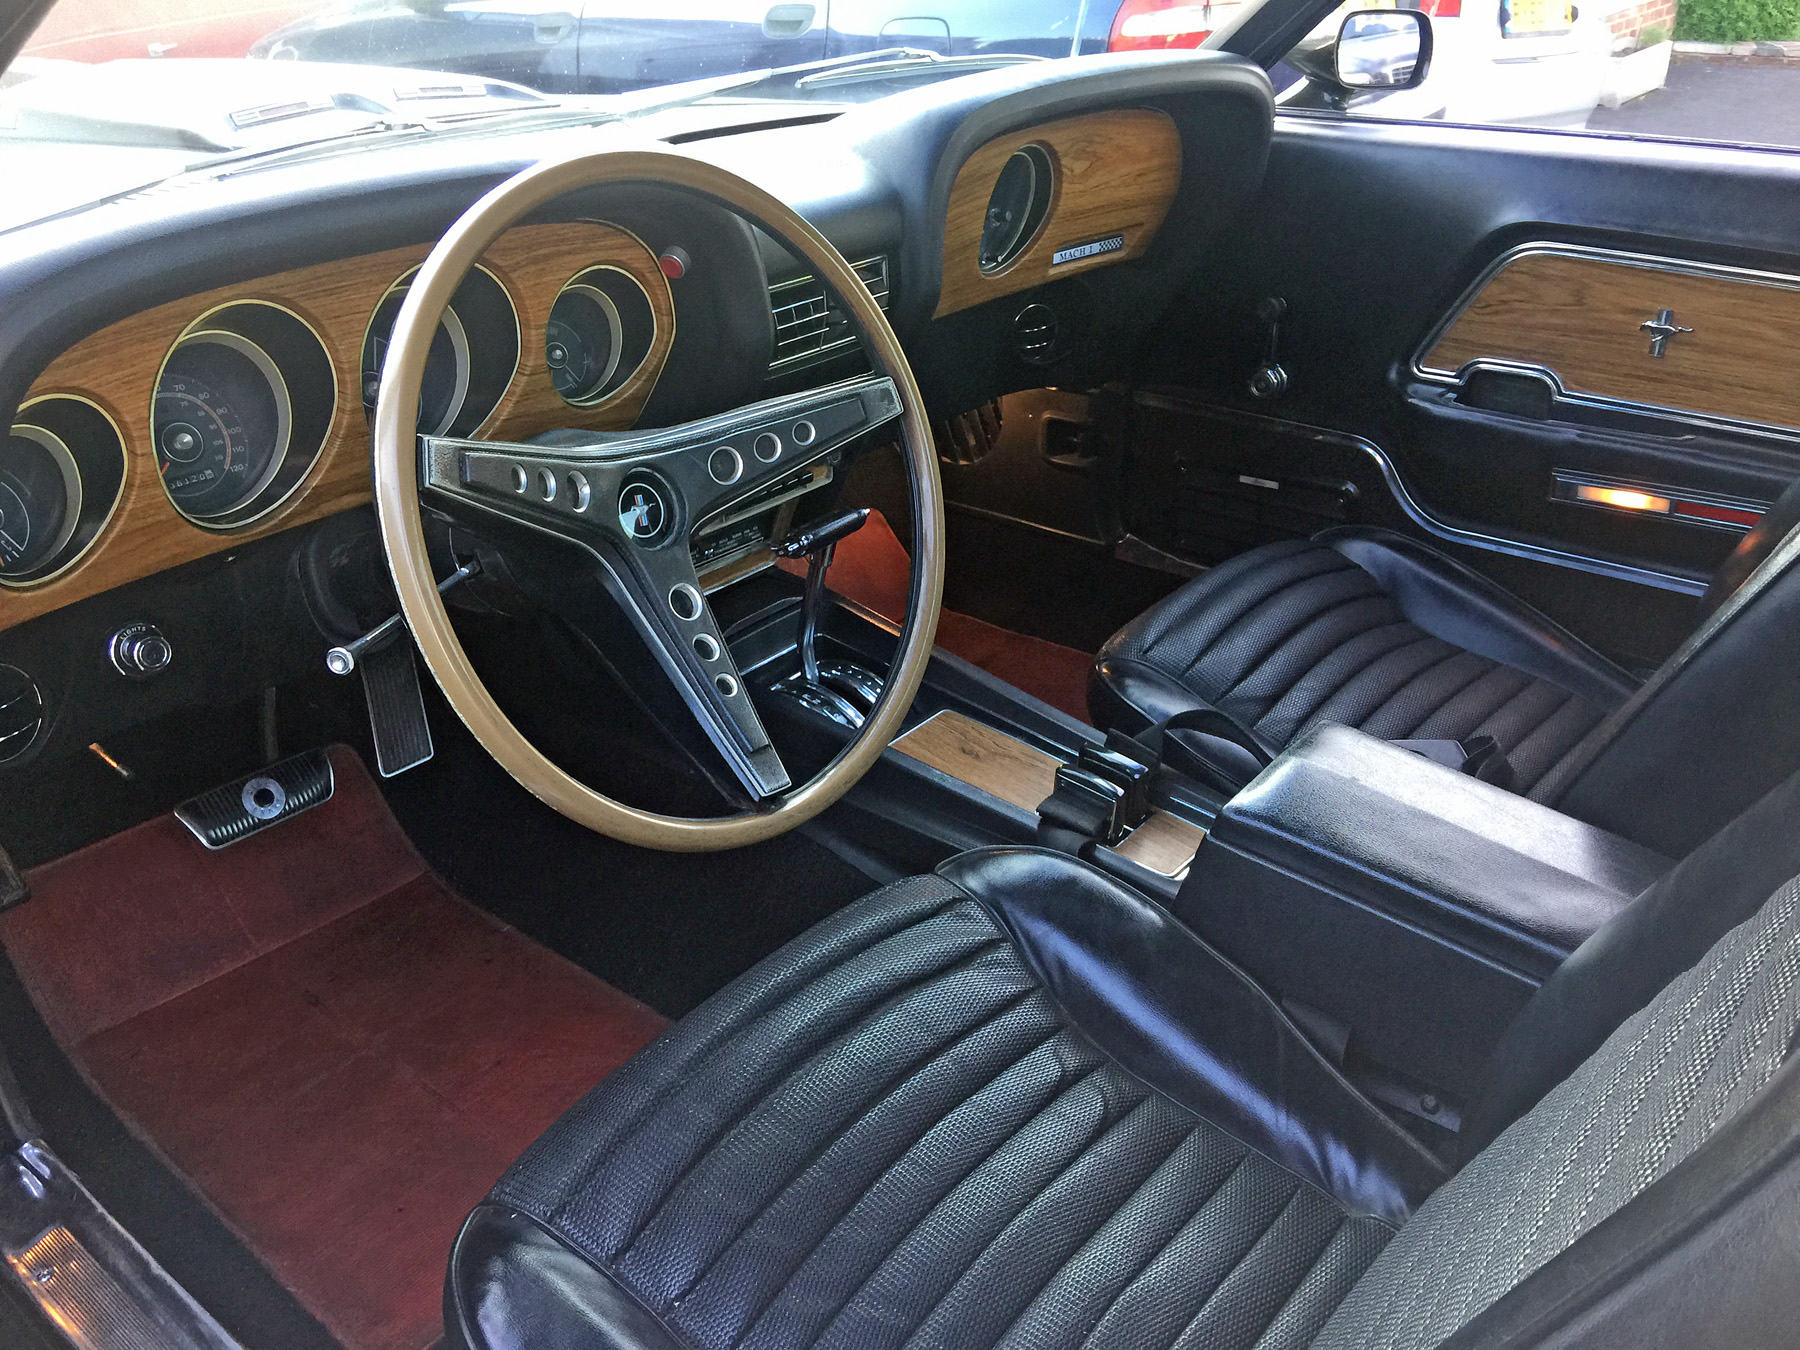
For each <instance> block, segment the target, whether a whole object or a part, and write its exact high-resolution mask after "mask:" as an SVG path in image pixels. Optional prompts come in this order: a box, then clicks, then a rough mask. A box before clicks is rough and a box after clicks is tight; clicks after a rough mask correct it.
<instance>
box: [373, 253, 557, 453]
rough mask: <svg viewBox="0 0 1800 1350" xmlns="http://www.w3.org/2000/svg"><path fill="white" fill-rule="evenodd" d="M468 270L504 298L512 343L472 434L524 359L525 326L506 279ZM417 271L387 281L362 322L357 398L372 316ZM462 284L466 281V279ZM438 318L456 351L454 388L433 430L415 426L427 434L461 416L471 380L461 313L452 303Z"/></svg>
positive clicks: (443, 431)
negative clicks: (505, 365) (496, 385)
mask: <svg viewBox="0 0 1800 1350" xmlns="http://www.w3.org/2000/svg"><path fill="white" fill-rule="evenodd" d="M469 272H470V275H471V276H472V275H473V274H474V273H476V272H479V273H481V274H482V275H483V276H484V277H486V278H487V279H488V280H489V281H491V282H492V283H493V284H494V287H495V288H496V289H497V290H498V291H499V292H500V295H501V296H502V298H504V299H505V301H506V310H507V313H508V314H509V315H510V316H511V318H512V344H513V359H512V369H511V370H509V371H508V372H507V373H506V378H505V379H503V380H501V381H500V383H499V393H498V394H497V395H496V397H495V399H494V406H493V407H491V408H489V409H488V410H487V411H486V412H485V413H483V414H482V415H481V420H480V421H479V422H478V423H477V424H476V425H475V426H474V427H473V428H471V429H470V430H469V431H468V432H467V433H466V434H468V435H475V434H476V433H477V432H479V431H481V430H482V428H484V427H486V426H487V424H488V423H489V422H490V421H492V420H493V417H494V414H495V413H497V412H499V411H500V406H501V404H503V403H504V402H505V401H506V394H507V391H508V390H510V389H511V388H512V386H513V381H514V380H516V379H518V378H519V366H520V363H521V362H522V361H523V359H524V342H525V330H524V328H523V327H521V325H520V323H519V302H518V301H517V300H515V299H514V298H513V293H512V292H511V291H510V290H508V289H507V286H506V283H505V282H504V281H502V280H501V279H500V278H499V276H498V275H496V274H495V272H494V270H493V269H492V268H490V267H483V266H482V265H481V264H480V263H477V264H476V265H475V266H473V267H471V268H470V269H469ZM418 274H419V269H418V268H417V267H409V268H407V269H406V270H405V271H404V272H402V273H401V274H400V275H399V276H397V277H395V278H394V279H393V281H391V282H389V283H388V287H387V289H386V290H384V291H383V292H382V293H381V294H380V296H379V297H377V299H376V301H375V306H374V308H372V309H371V310H370V311H369V317H368V321H367V322H365V323H364V324H363V333H362V341H361V342H359V343H358V344H357V348H356V371H357V382H358V389H357V396H358V398H359V399H361V397H362V390H361V381H362V373H363V353H364V352H366V351H367V350H368V349H369V338H370V337H371V336H373V334H374V332H375V316H376V315H377V314H379V313H381V307H382V306H383V305H385V304H386V303H387V302H388V300H389V299H390V298H391V297H393V296H394V295H396V294H404V293H405V292H406V291H407V290H409V289H411V287H412V283H413V278H414V277H416V276H417V275H418ZM464 284H465V285H466V284H467V281H466V279H465V283H464ZM458 289H459V290H460V289H461V287H458ZM438 321H439V322H440V323H442V324H444V326H445V328H446V330H447V331H448V332H449V334H450V346H451V348H452V350H454V351H455V353H456V362H457V365H456V386H455V389H456V392H455V394H454V396H453V397H452V399H451V405H450V410H449V411H448V412H447V413H446V414H445V415H444V418H443V420H442V422H441V423H440V424H439V426H438V428H437V429H436V430H429V429H427V428H425V427H420V428H419V431H420V433H421V434H423V435H427V436H447V435H449V434H450V432H451V430H452V429H453V428H454V427H455V425H456V420H457V418H459V417H461V416H462V414H463V410H464V409H465V408H466V407H467V406H468V401H469V393H470V390H471V389H472V388H473V387H474V384H475V350H474V348H473V347H472V346H471V345H470V343H469V331H468V329H467V328H466V327H465V326H464V324H463V321H462V315H460V314H459V313H457V311H456V306H455V305H454V303H452V304H449V305H445V306H444V312H443V314H442V315H440V316H439V320H438ZM362 405H363V411H364V413H365V414H366V415H367V416H369V417H371V418H372V417H374V415H375V409H374V405H373V404H371V403H369V402H368V401H367V400H366V399H362Z"/></svg>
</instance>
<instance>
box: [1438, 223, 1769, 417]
mask: <svg viewBox="0 0 1800 1350" xmlns="http://www.w3.org/2000/svg"><path fill="white" fill-rule="evenodd" d="M1663 309H1669V310H1673V311H1674V315H1675V322H1676V323H1678V324H1681V325H1683V326H1685V327H1691V328H1692V329H1694V331H1693V332H1692V333H1682V334H1680V335H1678V336H1676V337H1674V338H1672V339H1670V340H1669V342H1668V344H1667V346H1666V348H1665V352H1664V355H1663V356H1662V357H1661V358H1660V359H1659V358H1656V357H1653V356H1651V355H1650V338H1649V335H1648V334H1647V333H1645V332H1644V331H1643V329H1642V324H1643V323H1644V322H1645V321H1646V320H1650V319H1653V318H1654V317H1655V316H1656V315H1657V313H1658V311H1660V310H1663ZM1796 345H1800V276H1793V275H1788V274H1786V273H1780V272H1764V271H1755V270H1752V269H1748V268H1736V267H1726V266H1722V265H1717V264H1710V263H1699V262H1690V261H1686V260H1682V259H1678V258H1667V257H1658V256H1654V255H1650V254H1639V253H1629V252H1623V251H1616V250H1609V249H1598V248H1590V247H1586V246H1582V245H1574V244H1551V243H1531V244H1525V245H1522V246H1520V247H1518V248H1515V249H1512V250H1510V251H1509V252H1507V253H1505V254H1503V255H1502V256H1501V257H1500V258H1498V259H1496V260H1495V261H1494V263H1492V264H1491V265H1490V266H1489V267H1488V268H1487V269H1485V270H1484V271H1483V273H1482V274H1481V276H1480V277H1479V278H1477V279H1476V281H1475V282H1474V284H1473V285H1471V286H1470V287H1469V288H1468V289H1467V290H1466V291H1465V292H1464V293H1463V295H1462V296H1461V298H1460V299H1459V300H1458V301H1457V303H1456V304H1455V305H1454V306H1453V307H1452V308H1451V310H1450V312H1449V313H1448V314H1447V315H1446V316H1445V317H1444V319H1443V320H1442V321H1440V323H1439V324H1438V325H1437V326H1436V327H1435V328H1434V329H1433V330H1432V332H1431V334H1430V335H1429V336H1428V337H1427V338H1426V339H1425V341H1424V342H1423V343H1422V344H1421V345H1420V347H1419V351H1418V353H1417V355H1416V356H1415V357H1414V360H1413V373H1414V374H1415V375H1416V376H1418V377H1419V378H1420V379H1423V380H1426V381H1430V382H1432V383H1436V384H1445V385H1456V384H1460V383H1461V382H1462V381H1463V379H1464V378H1465V376H1466V374H1467V372H1468V371H1470V370H1471V369H1478V368H1480V367H1482V366H1484V365H1486V366H1493V367H1499V368H1503V369H1504V368H1511V369H1528V370H1534V371H1537V372H1539V373H1542V374H1543V375H1545V376H1547V377H1548V378H1549V379H1550V380H1551V382H1552V384H1553V385H1554V386H1555V388H1556V391H1557V394H1558V397H1560V398H1562V399H1564V400H1566V401H1570V402H1581V403H1588V404H1593V405H1596V406H1601V407H1608V408H1615V409H1620V410H1625V411H1631V412H1649V413H1653V414H1657V415H1662V416H1666V417H1673V418H1676V419H1678V420H1682V421H1690V422H1695V423H1698V424H1702V425H1707V426H1722V427H1726V428H1732V429H1750V430H1756V431H1776V432H1779V433H1782V434H1784V435H1787V436H1793V435H1794V434H1795V433H1796V431H1800V381H1795V380H1794V379H1793V378H1792V374H1791V372H1790V371H1789V369H1788V367H1787V363H1786V362H1785V361H1784V360H1783V359H1782V353H1785V352H1789V351H1792V350H1794V349H1795V347H1796Z"/></svg>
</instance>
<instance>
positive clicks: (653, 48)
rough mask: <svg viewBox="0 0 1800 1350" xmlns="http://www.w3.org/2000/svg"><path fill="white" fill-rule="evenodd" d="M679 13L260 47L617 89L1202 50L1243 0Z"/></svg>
mask: <svg viewBox="0 0 1800 1350" xmlns="http://www.w3.org/2000/svg"><path fill="white" fill-rule="evenodd" d="M670 8H671V7H670V6H668V5H666V4H656V3H651V2H650V0H589V3H586V4H574V5H570V6H568V7H565V8H560V9H557V8H547V7H545V6H543V5H540V4H534V3H531V0H412V2H411V3H407V2H406V0H367V2H366V3H352V4H348V5H343V6H339V7H336V8H332V9H329V10H326V11H324V12H322V13H320V14H318V15H316V16H314V17H311V18H307V19H303V20H300V21H298V22H295V23H291V24H288V25H287V26H286V27H283V28H281V29H278V30H277V31H275V32H273V33H271V34H269V35H268V36H267V37H265V38H263V39H262V40H261V41H260V42H258V43H256V45H255V46H254V47H252V49H251V52H250V54H251V56H252V57H260V58H265V59H270V60H304V61H336V62H352V63H358V64H374V65H384V66H411V67H415V68H419V69H427V70H439V71H447V72H452V73H458V74H465V75H476V76H484V77H488V78H497V79H505V80H511V81H514V82H516V83H519V84H524V85H529V86H531V87H532V88H534V89H540V90H543V91H545V92H547V93H561V94H577V93H591V94H607V93H619V92H624V91H627V90H632V89H641V88H647V87H651V86H655V85H663V84H670V83H675V82H678V81H684V80H695V79H705V78H708V77H711V76H723V75H734V74H738V73H741V72H744V71H751V70H760V69H763V68H767V67H775V68H783V67H789V66H795V65H803V64H806V63H809V62H815V61H828V60H835V59H841V58H844V57H848V56H854V55H856V54H858V53H865V52H866V53H874V52H877V51H889V50H891V49H894V48H901V47H903V48H907V49H910V50H913V51H918V52H927V53H932V54H934V55H937V56H945V57H982V56H990V55H991V56H1037V57H1059V56H1071V55H1081V54H1087V53H1092V52H1101V51H1140V50H1162V49H1169V48H1182V47H1198V46H1199V45H1200V43H1201V42H1202V41H1204V40H1205V38H1206V37H1207V36H1208V35H1209V34H1210V33H1211V32H1212V31H1213V30H1214V29H1215V28H1216V27H1217V26H1218V24H1219V23H1220V22H1222V21H1223V19H1224V18H1225V16H1226V15H1228V14H1229V13H1230V12H1231V10H1232V9H1234V8H1235V0H1232V3H1229V4H1206V3H1200V4H1190V3H1177V2H1176V0H962V3H959V4H956V5H950V4H942V3H930V4H925V5H920V4H918V3H917V0H709V2H704V3H698V4H688V5H682V6H681V7H680V9H681V13H680V15H679V16H676V15H673V14H671V13H670ZM933 10H935V11H940V12H936V13H932V12H928V11H933ZM939 73H940V74H941V71H940V72H939Z"/></svg>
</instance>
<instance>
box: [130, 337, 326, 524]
mask: <svg viewBox="0 0 1800 1350" xmlns="http://www.w3.org/2000/svg"><path fill="white" fill-rule="evenodd" d="M292 420H293V409H292V406H291V404H290V403H289V400H288V389H287V381H285V380H284V379H283V378H282V376H281V372H280V370H278V369H277V368H276V366H275V363H274V361H272V360H271V359H270V358H269V355H268V353H267V352H265V351H264V350H263V349H262V348H261V347H259V346H257V345H256V344H255V343H254V342H252V341H250V340H249V339H248V338H246V337H243V336H241V335H239V334H237V333H230V332H225V331H222V330H221V331H203V332H199V333H194V334H191V335H189V336H188V337H186V338H184V339H182V341H181V342H180V343H179V344H177V345H176V347H175V350H174V351H172V352H171V353H170V354H169V359H168V361H167V362H166V363H165V364H164V366H163V372H162V378H161V379H160V380H158V381H157V384H156V402H155V404H154V406H153V408H152V411H151V416H150V436H151V439H152V440H153V441H154V442H155V445H156V465H157V468H158V469H159V470H160V471H161V473H162V480H163V487H164V488H165V489H167V491H168V494H169V499H170V500H171V501H173V502H174V503H175V505H176V506H177V507H179V508H180V509H181V511H182V512H183V513H184V514H186V515H188V516H192V517H193V518H194V519H196V520H212V519H217V518H218V517H220V516H227V515H230V514H231V513H233V512H234V511H237V510H238V509H239V508H240V507H242V506H243V505H244V504H245V503H247V502H249V501H250V500H251V499H252V498H254V497H255V496H256V495H257V494H258V493H259V492H261V491H262V489H263V487H264V486H265V485H266V484H267V483H268V482H269V480H270V479H272V478H273V477H274V476H275V475H276V473H277V472H278V471H279V470H280V468H281V464H282V460H283V459H284V458H285V457H286V454H287V447H288V436H289V431H290V427H291V424H292Z"/></svg>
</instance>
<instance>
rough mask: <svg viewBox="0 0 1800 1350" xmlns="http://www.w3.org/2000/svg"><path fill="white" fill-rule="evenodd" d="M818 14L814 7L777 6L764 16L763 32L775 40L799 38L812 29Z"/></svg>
mask: <svg viewBox="0 0 1800 1350" xmlns="http://www.w3.org/2000/svg"><path fill="white" fill-rule="evenodd" d="M817 13H818V9H817V8H816V7H815V6H813V5H775V6H773V7H772V8H770V10H769V12H768V13H767V14H765V15H763V24H762V26H763V32H764V34H766V35H767V36H769V37H775V38H791V37H799V36H800V35H801V34H803V33H805V32H807V31H809V30H810V29H811V28H812V24H813V15H815V14H817Z"/></svg>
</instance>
